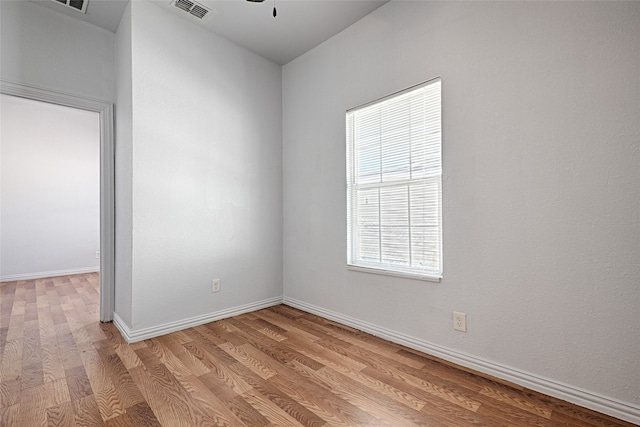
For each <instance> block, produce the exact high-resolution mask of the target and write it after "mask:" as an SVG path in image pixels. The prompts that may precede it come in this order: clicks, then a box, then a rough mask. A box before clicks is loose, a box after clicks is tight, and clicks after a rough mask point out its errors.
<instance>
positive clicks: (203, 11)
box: [173, 0, 210, 19]
mask: <svg viewBox="0 0 640 427" xmlns="http://www.w3.org/2000/svg"><path fill="white" fill-rule="evenodd" d="M173 4H174V5H175V6H176V7H177V8H178V9H181V10H184V11H185V12H187V13H190V14H191V15H193V16H195V17H196V18H198V19H204V17H205V16H207V15H208V14H209V12H210V10H209V9H207V8H206V7H204V6H203V5H201V4H199V3H196V2H195V1H191V0H175V1H174V2H173Z"/></svg>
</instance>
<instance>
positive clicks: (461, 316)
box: [453, 311, 467, 332]
mask: <svg viewBox="0 0 640 427" xmlns="http://www.w3.org/2000/svg"><path fill="white" fill-rule="evenodd" d="M453 329H455V330H456V331H462V332H467V315H466V314H465V313H459V312H457V311H454V312H453Z"/></svg>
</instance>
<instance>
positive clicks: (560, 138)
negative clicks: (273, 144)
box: [283, 2, 640, 414]
mask: <svg viewBox="0 0 640 427" xmlns="http://www.w3.org/2000/svg"><path fill="white" fill-rule="evenodd" d="M639 46H640V3H548V2H544V3H536V2H529V3H519V2H515V3H484V2H479V3H455V2H454V3H444V2H442V3H439V2H390V3H387V4H386V5H384V6H382V7H381V8H380V9H378V10H376V11H374V12H373V13H372V14H371V15H369V16H367V17H365V18H364V19H362V20H361V21H359V22H357V23H356V24H355V25H353V26H352V27H350V28H348V29H347V30H345V31H344V32H342V33H341V34H339V35H337V36H335V37H334V38H332V39H330V40H329V41H327V42H325V43H324V44H322V45H320V46H319V47H317V48H315V49H314V50H312V51H310V52H308V53H307V54H305V55H303V56H301V57H299V58H298V59H296V60H294V61H293V62H291V63H289V64H287V65H286V66H285V67H284V70H283V105H284V109H283V117H284V122H283V123H284V124H283V136H284V139H283V147H284V160H283V162H284V178H283V179H284V291H285V297H286V298H289V299H291V300H292V301H294V302H300V303H303V304H306V305H307V306H309V307H315V308H317V309H320V310H324V311H326V312H331V313H334V314H336V315H340V316H344V318H345V319H351V320H353V321H356V322H362V323H363V324H368V325H374V326H376V327H379V328H380V329H381V330H382V329H386V330H390V331H392V332H393V333H397V334H400V335H403V336H405V337H407V336H408V337H412V338H413V339H415V342H421V343H425V344H428V345H432V346H439V347H440V348H442V349H448V350H452V351H453V353H454V354H457V355H459V356H461V355H468V356H470V357H471V359H473V360H475V361H477V362H483V361H487V362H489V363H490V364H491V366H494V367H496V366H498V367H506V368H507V369H508V371H509V372H511V373H517V372H523V373H525V374H526V375H528V376H529V378H541V379H543V382H545V384H555V385H556V386H557V387H558V388H562V387H564V386H565V385H566V386H568V390H574V391H575V390H582V391H584V393H583V395H584V396H587V395H593V396H596V397H594V399H595V400H597V399H598V397H597V396H601V397H602V396H603V397H604V399H605V401H607V402H608V403H610V404H611V405H613V406H615V403H612V402H617V401H619V402H623V403H624V402H626V405H627V406H625V405H624V404H623V407H626V408H627V409H629V408H631V409H630V411H631V412H633V411H635V413H636V414H640V357H638V355H639V354H640V334H638V329H637V328H638V322H639V321H640V289H639V284H640V187H639V186H638V183H639V182H640V153H639V149H640V120H639V116H638V114H639V113H638V112H639V111H640V81H639V79H638V75H639V74H640V49H639ZM437 76H441V77H442V88H443V89H442V91H443V153H444V154H443V166H444V176H443V185H444V190H443V191H444V196H443V197H444V207H443V214H444V278H443V280H442V282H441V283H429V282H420V281H415V280H409V279H400V278H390V277H385V276H378V275H371V274H366V273H360V272H353V271H347V270H346V268H345V263H346V261H345V257H346V201H345V200H346V196H345V142H344V141H345V131H344V126H345V125H344V123H345V121H344V113H345V110H347V109H349V108H352V107H354V106H357V105H360V104H362V103H365V102H367V101H371V100H374V99H376V98H378V97H381V96H384V95H387V94H390V93H393V92H395V91H398V90H400V89H403V88H406V87H408V86H411V85H414V84H417V83H420V82H422V81H425V80H428V79H431V78H433V77H437ZM453 310H456V311H462V312H466V313H467V319H468V333H466V334H464V333H460V332H455V331H453V328H452V311H453Z"/></svg>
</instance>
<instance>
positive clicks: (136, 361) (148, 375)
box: [0, 274, 631, 427]
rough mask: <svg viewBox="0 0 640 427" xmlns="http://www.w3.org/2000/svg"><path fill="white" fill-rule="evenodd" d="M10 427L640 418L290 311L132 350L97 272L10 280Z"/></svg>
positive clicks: (5, 342)
mask: <svg viewBox="0 0 640 427" xmlns="http://www.w3.org/2000/svg"><path fill="white" fill-rule="evenodd" d="M0 355H1V357H2V359H1V361H0V426H7V427H8V426H19V427H32V426H74V425H75V426H102V425H107V426H159V425H161V426H189V427H200V426H213V425H216V426H217V425H220V426H222V425H227V426H233V427H240V426H250V427H255V426H299V425H303V426H323V425H324V426H392V427H398V426H416V425H419V426H456V427H458V426H630V425H631V424H629V423H625V422H622V421H618V420H615V419H613V418H610V417H607V416H605V415H600V414H597V413H595V412H592V411H589V410H586V409H582V408H580V407H577V406H574V405H571V404H567V403H564V402H561V401H558V400H556V399H552V398H549V397H546V396H544V395H541V394H538V393H534V392H531V391H528V390H523V389H521V388H518V387H515V386H509V385H508V384H504V383H500V382H496V381H492V380H490V379H487V378H483V377H480V376H477V375H474V374H473V373H470V372H466V371H463V370H460V369H456V368H455V367H452V366H448V365H447V364H445V363H444V362H442V361H438V360H436V359H433V358H430V357H429V356H427V355H425V354H422V353H419V352H417V351H413V350H410V349H408V348H405V347H402V346H399V345H395V344H392V343H389V342H386V341H383V340H380V339H378V338H375V337H373V336H371V335H368V334H365V333H362V332H359V331H356V330H354V329H351V328H348V327H345V326H341V325H339V324H337V323H334V322H330V321H327V320H324V319H322V318H319V317H317V316H313V315H310V314H307V313H304V312H301V311H298V310H295V309H293V308H290V307H287V306H284V305H281V306H277V307H273V308H270V309H265V310H261V311H258V312H254V313H250V314H245V315H242V316H236V317H234V318H230V319H227V320H223V321H219V322H215V323H210V324H207V325H203V326H199V327H196V328H191V329H187V330H184V331H181V332H177V333H173V334H170V335H166V336H164V337H159V338H154V339H150V340H146V341H144V342H140V343H137V344H133V345H127V344H126V343H125V342H124V341H123V340H122V338H121V337H120V335H119V333H118V331H117V330H116V328H115V327H114V326H113V325H112V324H101V323H100V322H99V321H98V275H97V274H83V275H76V276H67V277H57V278H51V279H39V280H30V281H19V282H7V283H2V284H0Z"/></svg>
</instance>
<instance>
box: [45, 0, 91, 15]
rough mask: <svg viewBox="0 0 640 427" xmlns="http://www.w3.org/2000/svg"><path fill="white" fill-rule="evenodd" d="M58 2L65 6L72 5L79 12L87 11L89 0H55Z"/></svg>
mask: <svg viewBox="0 0 640 427" xmlns="http://www.w3.org/2000/svg"><path fill="white" fill-rule="evenodd" d="M53 1H55V2H56V3H61V4H63V5H65V6H68V7H70V8H71V9H73V10H77V11H78V12H82V13H87V3H89V0H53Z"/></svg>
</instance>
